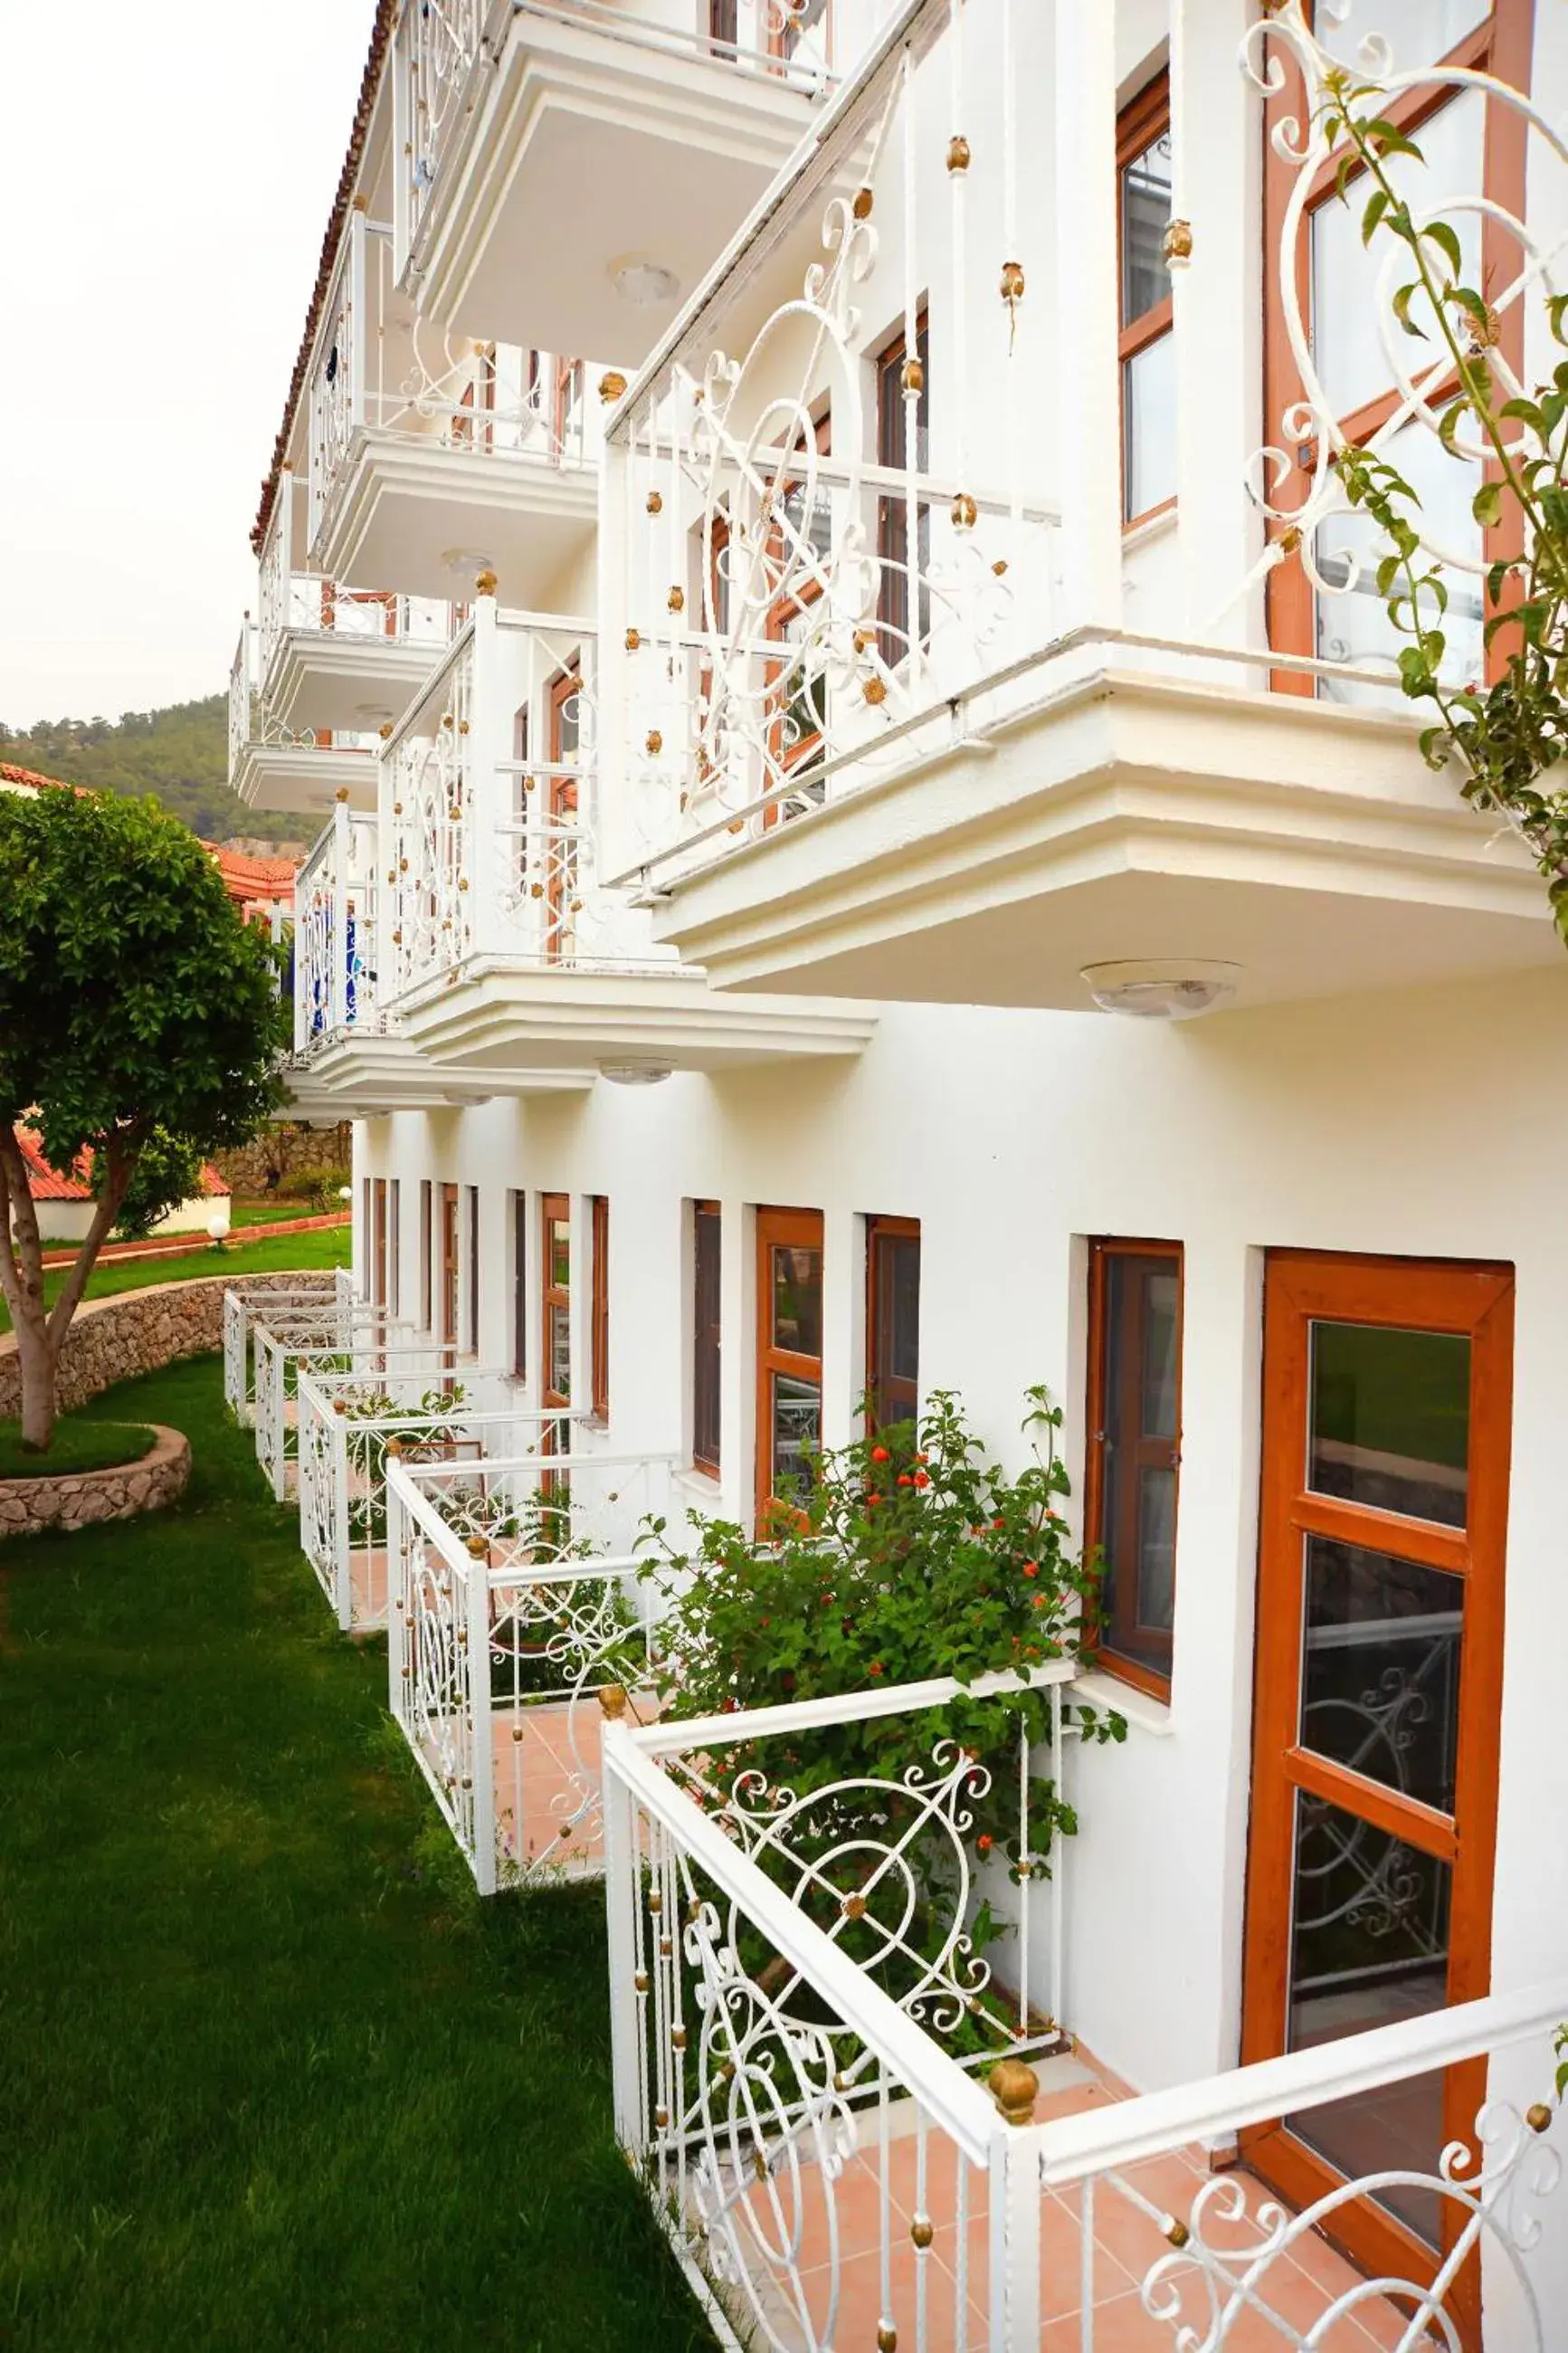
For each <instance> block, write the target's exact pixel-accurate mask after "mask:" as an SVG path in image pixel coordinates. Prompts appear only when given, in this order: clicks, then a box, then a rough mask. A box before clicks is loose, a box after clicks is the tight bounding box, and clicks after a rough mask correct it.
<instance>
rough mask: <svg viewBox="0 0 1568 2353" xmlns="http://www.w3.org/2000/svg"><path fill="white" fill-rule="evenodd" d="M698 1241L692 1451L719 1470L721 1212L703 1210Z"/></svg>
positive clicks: (696, 1222)
mask: <svg viewBox="0 0 1568 2353" xmlns="http://www.w3.org/2000/svg"><path fill="white" fill-rule="evenodd" d="M693 1225H694V1230H695V1240H696V1261H697V1263H696V1268H695V1275H696V1301H695V1307H694V1314H693V1324H694V1330H693V1335H692V1340H693V1346H692V1406H691V1451H692V1453H693V1454H694V1455H695V1456H696V1458H697V1460H698V1461H700V1462H706V1463H708V1464H710V1465H711V1466H712V1467H714V1468H717V1466H718V1462H719V1430H720V1410H721V1409H720V1353H719V1350H720V1275H721V1264H722V1260H721V1227H720V1221H719V1216H718V1213H717V1212H716V1211H715V1210H712V1209H699V1210H698V1211H697V1213H696V1216H695V1219H694V1220H693Z"/></svg>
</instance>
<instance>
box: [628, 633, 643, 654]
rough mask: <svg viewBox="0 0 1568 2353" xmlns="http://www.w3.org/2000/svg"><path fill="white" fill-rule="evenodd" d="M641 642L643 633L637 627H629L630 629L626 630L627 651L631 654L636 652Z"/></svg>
mask: <svg viewBox="0 0 1568 2353" xmlns="http://www.w3.org/2000/svg"><path fill="white" fill-rule="evenodd" d="M641 643H642V635H641V632H640V631H639V630H637V629H628V630H627V631H626V651H627V653H629V654H635V653H636V651H637V648H638V647H639V646H640V645H641Z"/></svg>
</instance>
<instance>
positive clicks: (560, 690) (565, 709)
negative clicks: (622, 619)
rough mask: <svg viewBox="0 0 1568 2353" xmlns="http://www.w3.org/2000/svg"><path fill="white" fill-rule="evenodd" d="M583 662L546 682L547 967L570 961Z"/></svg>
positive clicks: (575, 898)
mask: <svg viewBox="0 0 1568 2353" xmlns="http://www.w3.org/2000/svg"><path fill="white" fill-rule="evenodd" d="M582 711H583V678H582V658H581V656H580V655H579V654H574V655H573V656H572V659H571V660H570V661H569V662H568V663H567V664H566V666H565V668H564V669H563V670H559V671H558V672H557V673H556V675H555V677H554V678H552V680H551V681H550V778H549V790H548V794H547V797H546V801H545V814H546V817H547V819H548V825H547V829H546V833H545V839H544V910H545V913H544V953H545V955H546V956H547V957H548V958H549V960H550V962H551V963H552V964H564V963H568V962H570V960H571V956H572V952H573V948H574V944H575V936H576V928H577V925H576V916H577V909H578V905H579V903H580V902H579V900H578V896H577V888H578V872H577V859H578V825H577V813H578V803H577V778H576V776H574V774H573V773H572V772H573V770H574V768H575V767H576V765H577V754H578V752H579V750H580V748H581V744H582Z"/></svg>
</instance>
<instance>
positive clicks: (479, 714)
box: [461, 572, 545, 955]
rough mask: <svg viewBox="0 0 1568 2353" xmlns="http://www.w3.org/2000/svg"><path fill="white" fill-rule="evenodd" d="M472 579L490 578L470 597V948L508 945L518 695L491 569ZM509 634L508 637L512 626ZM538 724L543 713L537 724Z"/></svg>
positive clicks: (466, 846)
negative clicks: (507, 878) (505, 833)
mask: <svg viewBox="0 0 1568 2353" xmlns="http://www.w3.org/2000/svg"><path fill="white" fill-rule="evenodd" d="M479 578H480V581H481V582H488V583H489V586H488V587H487V588H485V589H484V590H483V591H482V592H481V594H480V595H479V596H476V598H475V600H474V638H473V648H472V653H471V660H472V664H473V668H472V671H471V675H470V681H469V690H468V737H467V744H466V750H465V754H464V763H463V765H464V771H465V777H464V781H465V786H466V789H465V791H464V794H463V840H462V849H461V860H462V872H463V874H464V876H465V877H466V878H467V881H468V944H469V948H470V951H471V953H472V954H473V955H486V954H489V953H493V952H494V951H495V950H497V949H498V948H501V947H504V946H506V945H507V944H509V942H508V940H507V937H506V929H507V927H506V925H505V923H504V921H503V914H502V909H503V903H504V902H503V900H502V896H501V888H502V886H501V877H502V875H503V874H504V873H505V872H506V871H507V868H508V865H509V862H510V855H511V847H512V845H511V844H510V841H508V840H506V839H504V838H503V837H502V835H501V833H500V828H501V827H502V826H503V825H505V824H507V823H508V822H509V821H510V816H511V805H512V797H513V796H512V792H511V789H510V770H508V769H507V768H506V767H505V765H504V764H505V763H506V762H507V761H509V760H510V758H511V724H512V712H513V711H514V710H515V709H516V707H517V704H518V703H519V702H521V700H522V696H521V693H518V694H509V692H508V691H507V681H506V678H505V675H504V671H505V660H506V651H505V648H504V646H503V644H502V639H501V633H500V628H498V626H497V621H496V593H495V592H496V583H495V575H494V574H493V573H484V572H481V573H480V575H479ZM509 635H510V636H511V637H512V638H514V639H515V632H509ZM544 723H545V721H544V716H543V712H541V715H540V721H539V724H541V725H543V724H544Z"/></svg>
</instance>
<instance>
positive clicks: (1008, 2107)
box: [985, 2059, 1040, 2125]
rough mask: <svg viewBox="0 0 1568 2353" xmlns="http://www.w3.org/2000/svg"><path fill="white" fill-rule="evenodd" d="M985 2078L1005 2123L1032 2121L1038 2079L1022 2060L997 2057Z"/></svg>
mask: <svg viewBox="0 0 1568 2353" xmlns="http://www.w3.org/2000/svg"><path fill="white" fill-rule="evenodd" d="M985 2080H986V2082H987V2083H988V2084H990V2086H991V2096H992V2098H993V2099H994V2101H995V2103H996V2105H997V2106H998V2108H1000V2110H1001V2111H1002V2116H1003V2121H1004V2122H1005V2123H1006V2124H1010V2125H1027V2124H1033V2122H1034V2120H1035V2098H1036V2094H1037V2093H1038V2091H1039V2088H1040V2079H1039V2077H1038V2076H1037V2074H1036V2073H1035V2071H1034V2069H1033V2068H1032V2067H1031V2066H1029V2065H1028V2064H1027V2063H1026V2061H1024V2060H1022V2059H998V2060H997V2062H996V2064H995V2065H994V2067H993V2068H992V2070H991V2073H990V2074H989V2075H988V2076H987V2077H986V2079H985Z"/></svg>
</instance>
